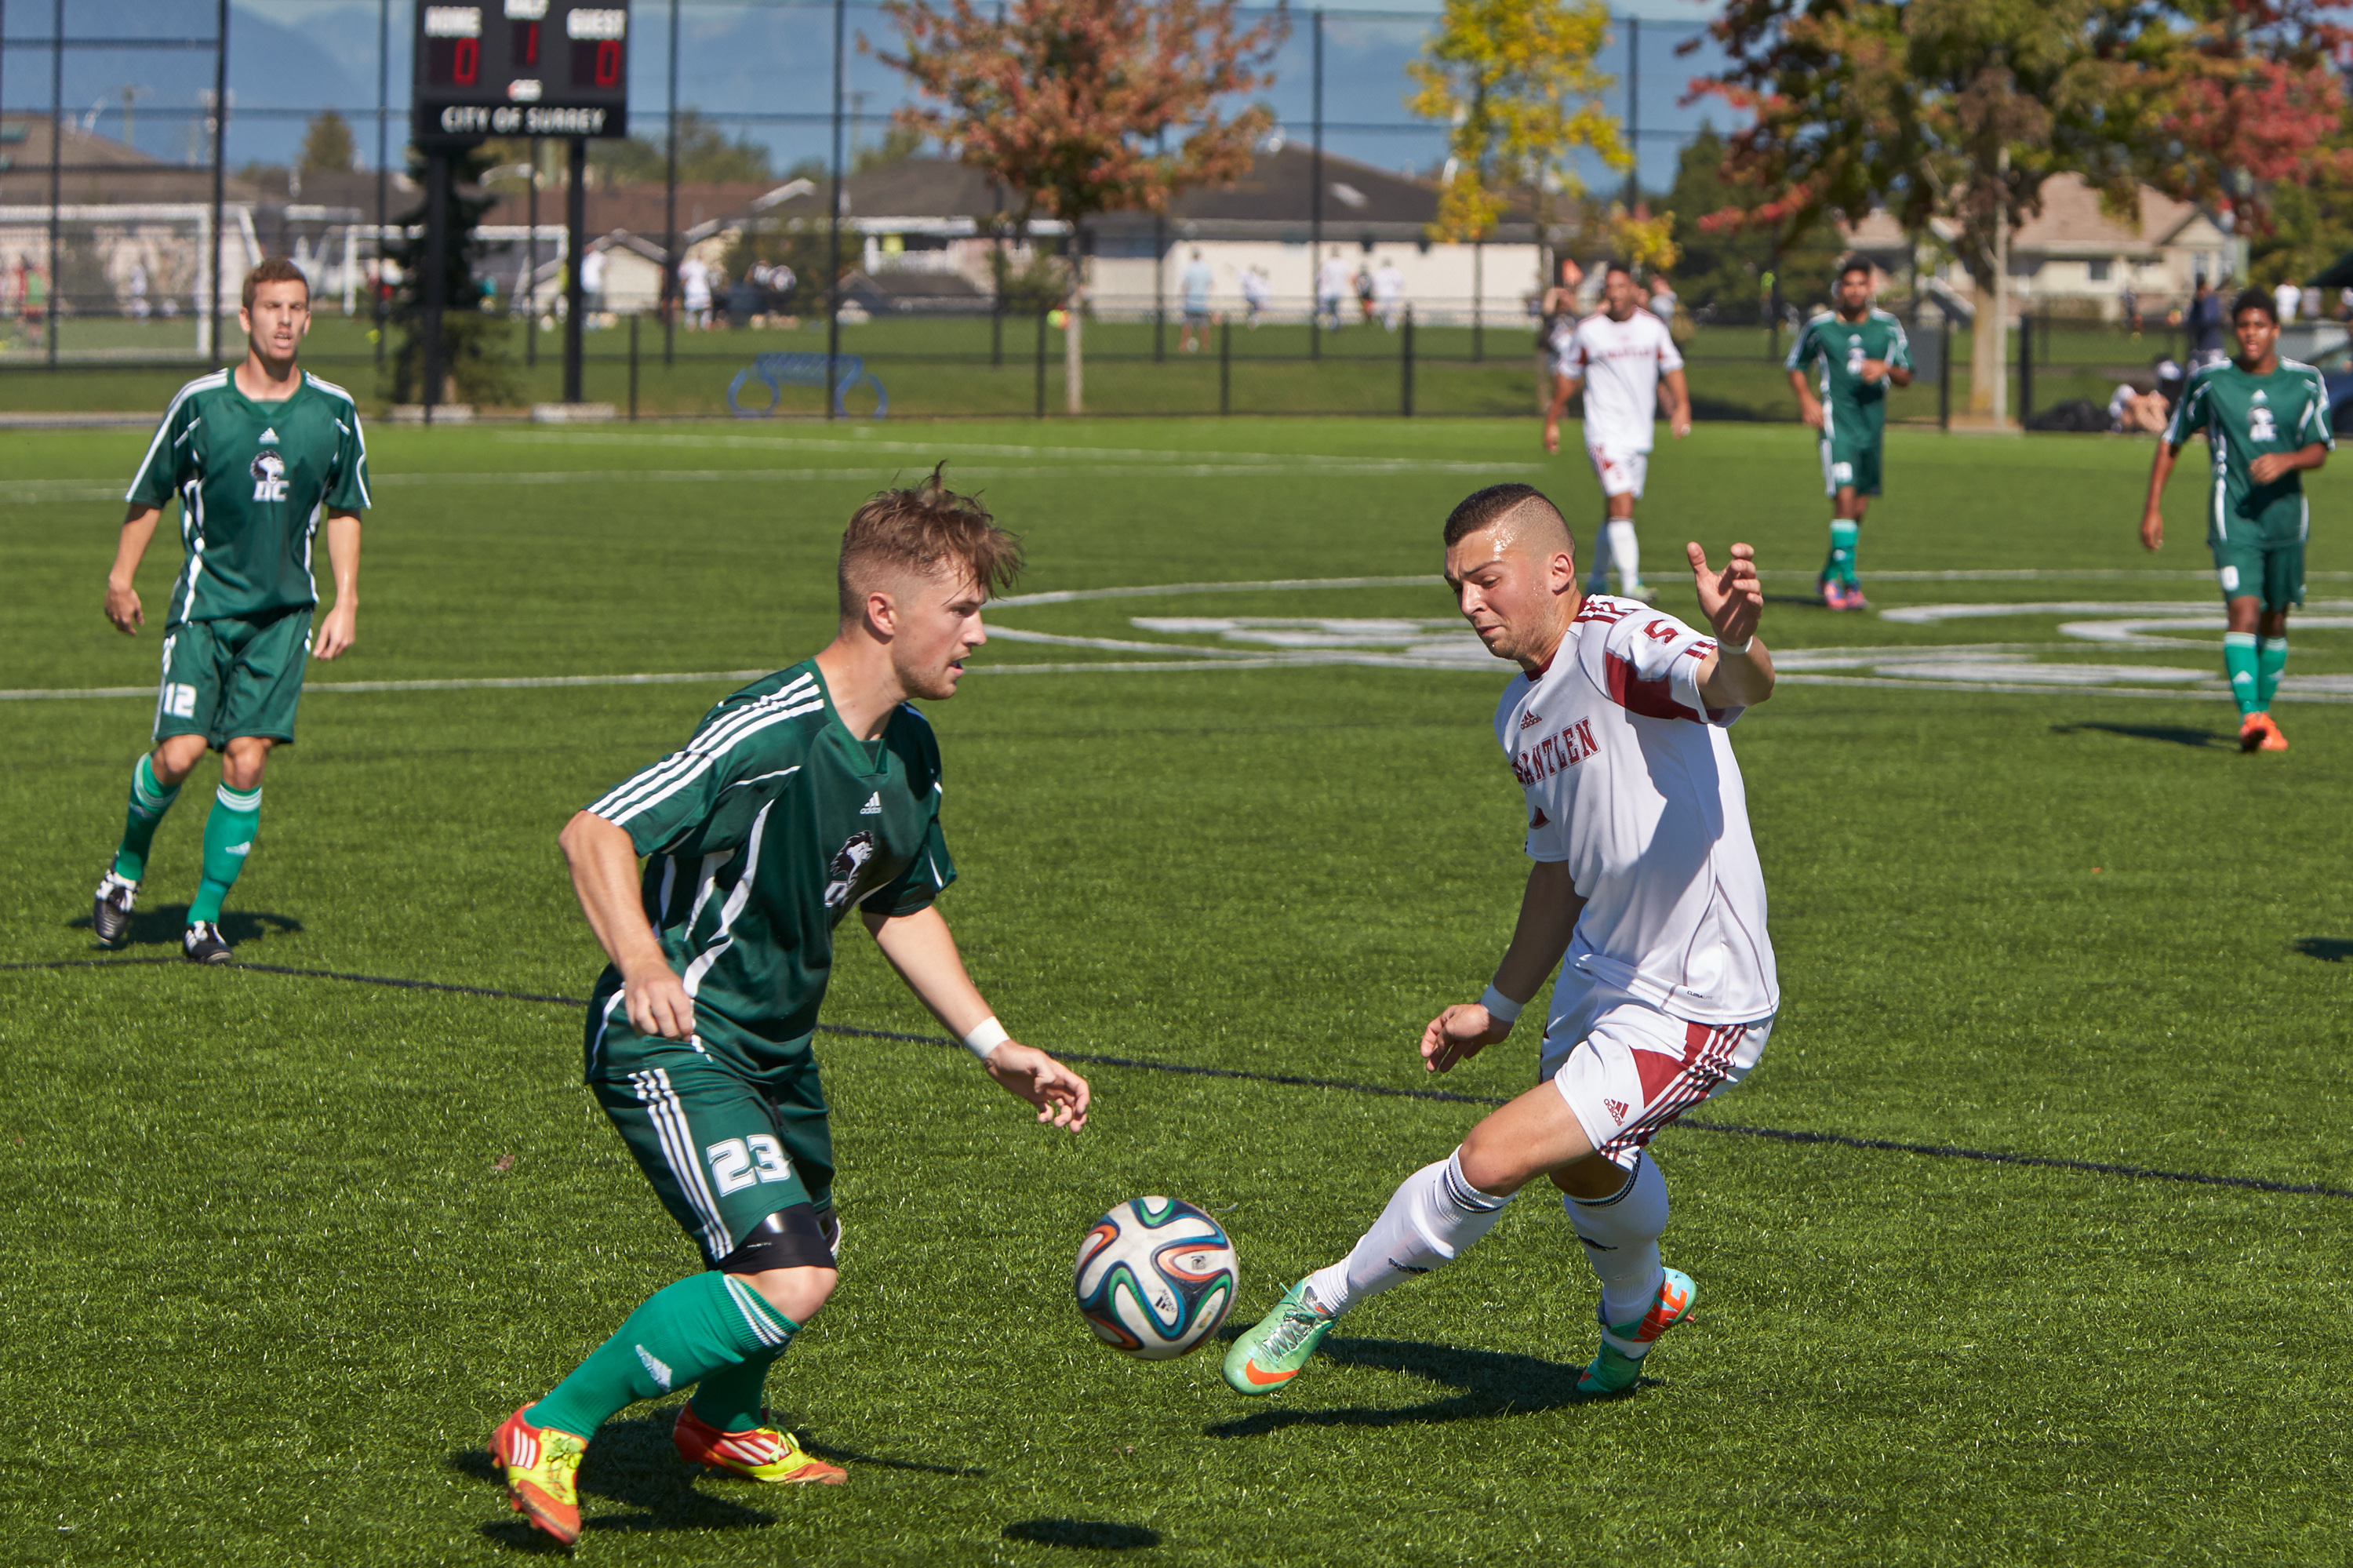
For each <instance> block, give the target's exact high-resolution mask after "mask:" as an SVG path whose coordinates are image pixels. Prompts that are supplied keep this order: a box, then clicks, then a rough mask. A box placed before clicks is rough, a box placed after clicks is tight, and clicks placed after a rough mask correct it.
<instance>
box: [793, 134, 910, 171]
mask: <svg viewBox="0 0 2353 1568" xmlns="http://www.w3.org/2000/svg"><path fill="white" fill-rule="evenodd" d="M922 151H923V132H921V131H916V130H913V129H911V128H909V127H907V126H904V125H896V124H894V125H892V126H891V127H890V128H889V129H888V130H886V131H884V132H882V140H881V142H880V143H877V144H875V145H874V146H871V147H860V148H859V149H858V151H857V152H856V153H855V154H851V156H850V160H849V172H850V173H851V174H853V175H862V174H864V173H866V172H867V171H868V170H869V169H887V168H889V167H890V166H891V165H892V164H903V163H905V162H906V161H907V160H908V159H910V158H912V157H913V156H914V155H915V154H918V153H920V152H922ZM818 177H819V178H820V179H822V178H823V176H822V175H820V176H818Z"/></svg>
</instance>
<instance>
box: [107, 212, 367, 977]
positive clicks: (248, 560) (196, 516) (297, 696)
mask: <svg viewBox="0 0 2353 1568" xmlns="http://www.w3.org/2000/svg"><path fill="white" fill-rule="evenodd" d="M237 322H238V323H239V324H240V325H242V326H243V327H244V328H245V334H246V344H247V347H246V355H245V359H244V361H243V363H241V364H239V365H237V366H233V367H231V368H229V369H226V370H217V371H215V372H214V373H213V374H211V375H209V376H198V377H196V379H195V380H194V381H191V382H189V383H188V384H187V385H186V386H185V387H181V388H180V391H179V395H178V396H177V397H174V398H173V399H172V406H171V407H170V408H167V409H165V410H164V422H163V425H162V426H161V427H160V428H159V429H157V430H156V432H155V439H154V440H152V441H150V442H149V443H148V446H147V453H146V456H145V457H144V458H142V460H141V461H140V464H139V471H138V473H137V474H136V475H135V476H134V477H133V478H132V482H131V489H130V492H129V493H128V494H127V495H126V496H125V497H124V499H125V501H126V502H128V503H129V505H130V513H129V514H128V515H127V516H126V517H124V519H123V523H122V533H121V538H120V540H119V541H118V543H117V545H116V547H115V554H114V570H113V572H112V574H111V576H109V577H108V578H107V582H106V618H107V620H111V621H112V622H113V623H114V625H115V626H116V628H117V629H119V630H121V631H123V632H124V633H126V634H128V635H131V636H136V635H138V632H139V629H140V627H141V626H142V625H143V624H145V621H146V619H147V613H146V607H145V606H144V604H142V601H141V599H140V598H139V590H138V588H136V587H135V586H133V578H134V577H135V576H136V575H137V573H138V570H139V563H140V560H141V558H142V556H145V555H146V553H147V546H148V542H149V541H150V540H152V539H153V537H154V535H155V525H156V524H157V523H159V522H161V521H162V519H163V516H164V508H165V507H167V506H169V505H170V504H171V503H172V502H173V501H174V500H177V501H178V502H179V503H180V543H181V546H183V548H184V549H185V551H186V560H185V565H183V566H182V567H181V568H180V575H179V577H178V578H177V579H176V580H175V581H174V583H173V585H172V595H171V599H170V601H169V604H168V607H167V609H165V612H164V641H163V647H162V650H161V656H162V663H163V669H162V671H161V672H160V673H159V676H158V679H157V683H156V693H155V723H154V730H153V736H152V737H151V738H152V741H153V749H152V750H150V751H149V752H148V753H147V755H145V756H143V757H142V758H140V759H139V761H138V764H137V766H136V767H135V768H133V769H132V778H131V801H130V806H129V809H128V810H127V812H126V813H125V817H124V821H123V829H122V838H121V842H120V843H119V844H118V845H117V846H116V848H115V852H114V854H113V857H112V858H111V860H109V861H108V862H107V864H106V869H105V871H104V873H103V874H101V875H100V879H99V885H98V892H97V894H96V895H95V896H94V897H93V898H92V900H91V904H90V926H91V928H92V929H93V930H94V931H96V933H97V935H98V939H99V942H100V944H101V945H102V946H105V947H109V948H113V947H120V946H121V945H122V944H123V943H124V942H125V941H126V940H127V939H128V938H129V937H130V935H131V914H132V905H133V903H134V902H135V900H136V899H137V898H138V895H139V885H140V883H141V881H142V878H144V877H145V875H146V874H147V855H148V852H149V850H150V848H151V847H152V845H153V842H154V838H155V830H156V829H157V828H158V827H160V826H162V825H163V821H164V813H165V812H167V811H169V810H171V809H172V803H173V801H174V800H178V799H179V795H180V786H181V784H182V783H183V782H184V781H185V779H187V777H188V775H189V774H190V773H191V772H193V771H194V770H195V766H196V764H197V763H198V762H200V761H202V760H203V759H204V755H205V753H206V751H207V750H212V751H218V752H219V753H220V754H221V782H220V789H218V791H217V792H216V795H215V797H214V800H213V809H212V812H211V814H210V815H209V816H208V817H207V818H206V821H205V859H204V874H203V878H202V880H201V881H200V882H199V883H198V884H197V886H196V895H195V899H194V901H193V902H191V903H190V904H189V906H188V915H187V924H186V927H185V930H183V931H182V933H181V937H180V950H181V952H182V953H183V954H184V955H185V957H186V958H188V959H190V960H191V961H193V962H195V963H203V964H222V963H227V962H229V961H230V960H231V958H232V954H231V952H230V949H229V945H228V942H227V938H224V937H223V936H222V935H221V928H220V924H219V922H220V912H221V904H222V901H223V900H224V899H226V898H227V896H228V890H229V887H230V885H232V884H234V883H235V882H236V881H237V874H238V873H239V872H240V871H242V870H243V869H244V868H245V866H246V864H247V863H248V861H249V860H250V859H251V858H252V854H253V850H254V846H255V844H256V843H257V842H259V831H260V824H261V774H262V769H263V768H265V767H266V766H267V765H268V763H269V752H270V748H271V747H278V746H287V745H291V744H292V742H293V739H294V709H295V705H297V704H298V703H299V702H300V701H301V695H302V669H303V664H304V662H306V661H307V660H308V659H309V658H310V656H311V654H313V653H316V654H317V655H318V656H319V657H320V658H322V659H332V658H334V657H336V656H337V655H338V654H340V653H342V652H343V651H344V650H345V649H347V648H349V647H350V646H351V645H352V642H353V639H354V638H355V637H356V636H357V634H358V614H359V570H360V513H361V512H362V511H364V509H365V508H366V507H367V505H368V480H367V443H366V442H365V441H364V440H362V438H361V436H360V417H359V410H358V408H355V407H354V406H353V402H352V396H351V394H350V393H348V392H346V391H344V390H343V388H342V387H337V386H335V385H334V384H333V383H332V382H329V381H322V380H320V379H319V378H318V377H317V376H312V375H311V374H310V373H308V372H307V371H304V370H301V369H300V368H298V367H297V366H296V365H295V363H294V356H295V354H296V353H297V351H298V350H299V349H300V348H301V343H302V338H303V335H304V334H306V333H308V332H309V331H310V330H311V285H310V284H309V282H308V281H305V280H304V278H303V276H302V273H301V270H300V269H299V268H297V267H296V266H295V265H294V263H293V262H291V261H289V260H285V259H284V258H282V257H280V258H277V259H274V260H268V261H264V262H263V263H262V264H261V265H260V266H259V267H257V268H255V269H254V270H253V271H252V272H251V273H250V274H249V275H248V277H247V278H246V280H245V292H244V302H243V303H242V304H241V305H240V306H239V307H238V310H237ZM322 520H323V522H324V524H325V530H326V535H327V555H328V558H329V560H330V561H331V562H332V565H333V567H334V576H335V602H334V605H333V607H332V609H329V610H328V611H327V614H326V617H325V619H324V620H322V621H321V622H320V623H319V624H318V626H317V628H316V630H315V631H314V630H313V628H312V624H311V621H312V618H313V616H314V615H315V614H316V613H317V610H318V605H319V589H318V585H317V583H316V581H315V580H314V579H313V577H312V576H311V555H312V546H313V544H314V543H315V540H316V536H317V535H318V533H319V531H320V525H321V523H322Z"/></svg>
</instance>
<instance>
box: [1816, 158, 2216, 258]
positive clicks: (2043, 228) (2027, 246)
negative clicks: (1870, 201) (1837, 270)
mask: <svg viewBox="0 0 2353 1568" xmlns="http://www.w3.org/2000/svg"><path fill="white" fill-rule="evenodd" d="M2200 222H2203V223H2205V224H2207V225H2209V226H2210V227H2214V229H2215V235H2216V237H2217V238H2220V237H2221V228H2219V226H2215V225H2214V220H2213V218H2212V217H2211V216H2210V215H2209V214H2208V213H2207V212H2206V209H2205V208H2203V207H2200V206H2199V205H2198V204H2197V203H2195V202H2187V201H2178V200H2176V199H2175V198H2173V197H2172V196H2167V195H2166V194H2165V193H2164V192H2163V191H2160V190H2157V189H2155V188H2153V187H2151V186H2148V185H2143V186H2141V188H2140V216H2139V218H2138V219H2137V221H2136V220H2134V219H2132V218H2127V217H2116V216H2115V215H2114V214H2111V213H2109V212H2107V211H2106V210H2105V209H2104V208H2103V207H2101V205H2100V193H2099V191H2098V189H2097V188H2096V187H2095V186H2094V185H2089V184H2087V183H2086V182H2085V181H2084V178H2083V177H2082V176H2081V175H2052V176H2051V177H2050V178H2049V179H2047V180H2045V181H2043V182H2042V211H2041V212H2038V213H2036V214H2034V215H2033V216H2032V217H2029V218H2027V220H2026V221H2025V222H2023V223H2021V224H2020V225H2019V226H2018V227H2017V228H2015V229H2012V230H2011V231H2010V249H2011V251H2012V252H2013V253H2021V252H2022V253H2028V254H2039V255H2045V256H2050V255H2060V256H2115V255H2120V254H2138V255H2144V256H2154V255H2155V254H2156V253H2157V251H2158V249H2160V248H2161V247H2163V246H2166V245H2170V244H2173V243H2175V242H2177V241H2178V240H2180V239H2182V238H2185V231H2187V230H2188V229H2189V228H2192V227H2193V226H2195V225H2197V224H2199V223H2200ZM1934 227H1935V228H1936V230H1937V232H1939V233H1947V232H1948V231H1949V229H1950V227H1951V226H1950V225H1949V224H1947V223H1946V222H1945V221H1944V220H1941V219H1939V220H1938V221H1937V222H1936V225H1935V226H1934ZM1841 233H1842V235H1843V237H1844V238H1845V242H1846V243H1847V244H1849V245H1851V246H1852V247H1853V248H1854V249H1857V250H1861V251H1864V252H1866V253H1870V254H1883V253H1885V252H1887V251H1891V250H1893V251H1898V252H1900V251H1902V250H1903V249H1905V246H1906V244H1907V243H1908V238H1907V237H1906V236H1905V232H1904V229H1903V228H1902V227H1901V226H1900V225H1899V224H1897V223H1896V221H1895V219H1894V217H1893V216H1891V215H1890V214H1888V213H1886V212H1883V211H1881V212H1873V213H1872V214H1871V216H1869V217H1866V218H1864V219H1863V220H1862V222H1860V223H1854V224H1848V225H1846V226H1844V228H1842V229H1841Z"/></svg>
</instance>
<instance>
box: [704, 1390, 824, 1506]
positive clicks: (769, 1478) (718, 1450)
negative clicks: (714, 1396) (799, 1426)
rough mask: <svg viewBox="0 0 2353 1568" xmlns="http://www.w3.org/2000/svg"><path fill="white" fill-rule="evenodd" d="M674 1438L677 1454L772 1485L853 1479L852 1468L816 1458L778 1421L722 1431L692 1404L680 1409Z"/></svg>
mask: <svg viewBox="0 0 2353 1568" xmlns="http://www.w3.org/2000/svg"><path fill="white" fill-rule="evenodd" d="M762 1414H763V1415H765V1414H766V1413H765V1411H764V1412H762ZM670 1441H671V1442H673V1443H675V1444H677V1445H678V1455H679V1457H680V1458H681V1459H684V1460H685V1461H686V1462H687V1463H688V1464H690V1465H706V1466H708V1467H711V1468H712V1469H714V1470H729V1471H732V1472H733V1473H734V1474H736V1475H739V1476H742V1477H743V1478H744V1479H746V1480H752V1481H763V1482H765V1483H766V1484H768V1485H770V1486H807V1485H809V1484H810V1483H812V1482H814V1483H816V1484H817V1485H819V1486H827V1487H838V1486H839V1485H841V1483H842V1482H844V1481H846V1480H848V1479H849V1471H848V1470H845V1469H843V1468H842V1467H840V1466H839V1465H828V1464H827V1463H826V1462H825V1461H824V1460H823V1459H819V1458H817V1457H814V1456H813V1455H811V1454H810V1453H809V1452H808V1451H807V1449H805V1448H803V1447H802V1446H800V1444H799V1443H798V1442H797V1441H796V1440H795V1439H794V1437H793V1435H792V1434H791V1433H789V1432H784V1431H780V1430H778V1429H777V1428H776V1427H774V1426H754V1427H753V1428H752V1430H750V1431H749V1432H722V1431H721V1430H719V1428H718V1427H716V1426H713V1425H711V1423H709V1422H708V1421H705V1420H703V1419H702V1417H701V1416H699V1415H697V1414H695V1413H694V1406H692V1405H691V1404H689V1405H683V1406H681V1408H680V1410H679V1413H678V1425H675V1426H673V1427H671V1428H670Z"/></svg>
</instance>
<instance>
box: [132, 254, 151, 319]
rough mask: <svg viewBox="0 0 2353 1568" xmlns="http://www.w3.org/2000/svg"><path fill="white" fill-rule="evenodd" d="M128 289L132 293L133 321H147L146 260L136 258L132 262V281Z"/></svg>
mask: <svg viewBox="0 0 2353 1568" xmlns="http://www.w3.org/2000/svg"><path fill="white" fill-rule="evenodd" d="M129 293H130V295H131V316H132V320H133V321H142V322H143V321H145V320H146V319H147V312H148V304H147V264H146V263H145V262H144V261H140V260H133V261H132V263H131V281H130V284H129Z"/></svg>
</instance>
